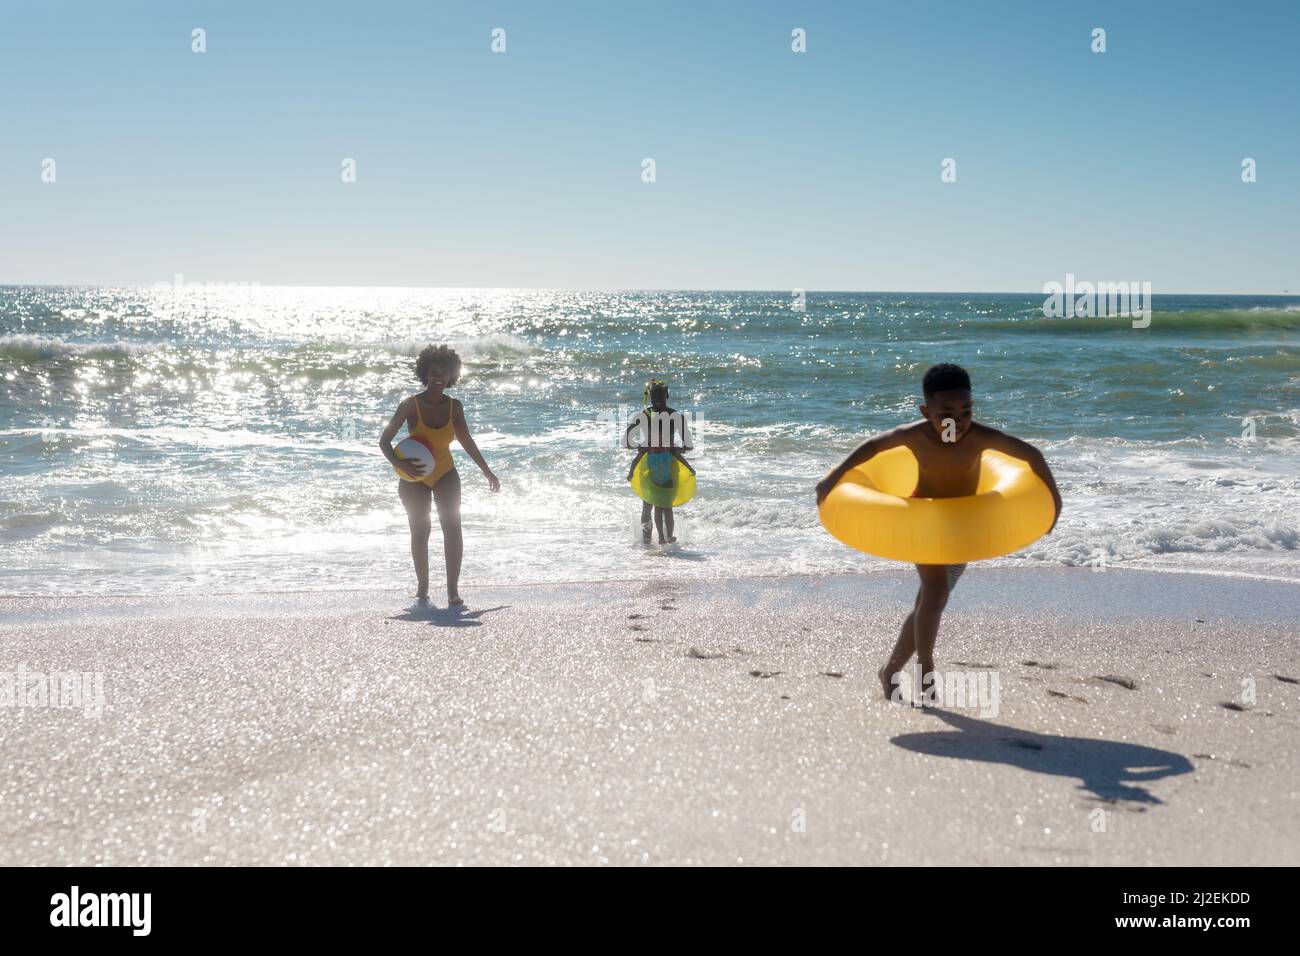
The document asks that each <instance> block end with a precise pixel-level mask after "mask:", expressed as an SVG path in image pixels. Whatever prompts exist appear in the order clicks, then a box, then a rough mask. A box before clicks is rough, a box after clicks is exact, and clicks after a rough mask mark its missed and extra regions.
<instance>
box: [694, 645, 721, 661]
mask: <svg viewBox="0 0 1300 956" xmlns="http://www.w3.org/2000/svg"><path fill="white" fill-rule="evenodd" d="M686 656H687V657H693V658H695V659H696V660H697V661H716V660H717V659H718V658H720V657H726V656H727V655H726V654H723V653H717V654H715V653H713V652H712V651H702V650H700V649H699V648H698V647H692V648H691V649H690V650H689V651H687V652H686Z"/></svg>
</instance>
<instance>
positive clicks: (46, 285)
mask: <svg viewBox="0 0 1300 956" xmlns="http://www.w3.org/2000/svg"><path fill="white" fill-rule="evenodd" d="M180 275H182V276H183V275H184V273H180ZM1053 281H1055V280H1053ZM1083 281H1085V282H1099V281H1110V280H1092V279H1085V280H1083ZM1130 284H1132V283H1130ZM160 285H167V286H168V287H169V288H175V286H174V284H173V283H169V282H167V281H166V280H160V281H158V282H151V283H148V284H144V285H140V284H134V283H101V282H0V289H140V290H152V289H153V288H154V286H160ZM186 285H194V286H197V287H204V286H210V287H212V288H230V289H237V288H253V289H259V288H260V289H411V290H435V289H436V290H443V291H453V292H459V291H467V290H472V291H476V292H751V293H768V294H772V295H792V294H793V293H794V291H796V290H794V289H760V288H744V289H741V288H723V287H715V288H689V287H675V286H490V285H481V286H480V285H372V284H367V283H363V284H360V285H337V284H320V285H312V284H308V285H303V284H292V283H289V284H279V283H263V282H230V281H224V280H211V281H206V280H194V281H193V282H192V283H190V282H187V283H186ZM1139 285H1140V283H1139ZM182 288H183V287H182ZM158 291H161V290H158ZM798 291H801V292H804V293H809V294H819V295H1024V296H1039V295H1046V294H1047V293H1046V292H1044V291H1042V290H1034V291H1024V290H1020V291H1009V290H1005V289H1000V290H973V289H958V290H948V289H812V288H806V287H805V288H800V289H798ZM1151 295H1152V297H1153V298H1154V297H1160V296H1177V295H1181V296H1245V297H1260V298H1262V297H1270V298H1282V297H1289V298H1300V291H1297V292H1291V291H1290V290H1282V291H1281V292H1184V291H1177V292H1155V291H1153V292H1152V293H1151Z"/></svg>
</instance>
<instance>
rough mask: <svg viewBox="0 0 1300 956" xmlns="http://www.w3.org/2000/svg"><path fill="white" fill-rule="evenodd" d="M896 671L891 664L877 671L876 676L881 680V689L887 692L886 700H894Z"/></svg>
mask: <svg viewBox="0 0 1300 956" xmlns="http://www.w3.org/2000/svg"><path fill="white" fill-rule="evenodd" d="M895 673H896V672H895V670H894V668H893V667H891V666H890V665H889V664H886V665H885V666H884V667H882V668H880V670H878V671H876V676H877V677H879V678H880V689H881V690H883V691H884V692H885V700H888V701H892V700H893V699H894V674H895Z"/></svg>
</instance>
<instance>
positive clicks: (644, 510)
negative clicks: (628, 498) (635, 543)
mask: <svg viewBox="0 0 1300 956" xmlns="http://www.w3.org/2000/svg"><path fill="white" fill-rule="evenodd" d="M652 510H653V506H652V505H651V504H650V502H648V501H643V502H641V541H642V543H643V544H649V543H650V512H651V511H652Z"/></svg>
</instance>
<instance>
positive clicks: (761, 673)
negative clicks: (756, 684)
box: [749, 671, 782, 677]
mask: <svg viewBox="0 0 1300 956" xmlns="http://www.w3.org/2000/svg"><path fill="white" fill-rule="evenodd" d="M780 673H782V672H781V671H750V672H749V676H750V677H776V676H777V675H779V674H780Z"/></svg>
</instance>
